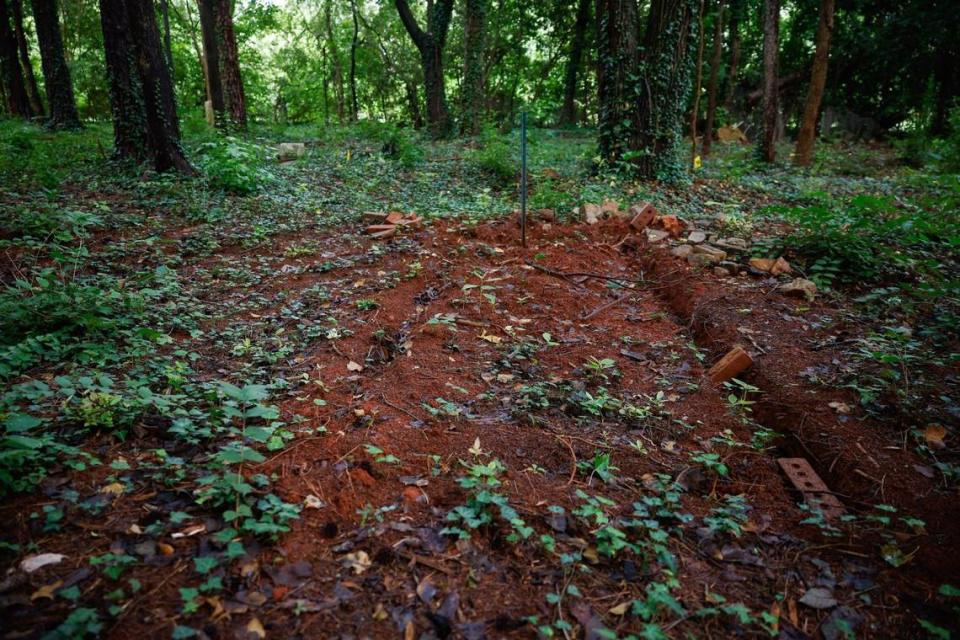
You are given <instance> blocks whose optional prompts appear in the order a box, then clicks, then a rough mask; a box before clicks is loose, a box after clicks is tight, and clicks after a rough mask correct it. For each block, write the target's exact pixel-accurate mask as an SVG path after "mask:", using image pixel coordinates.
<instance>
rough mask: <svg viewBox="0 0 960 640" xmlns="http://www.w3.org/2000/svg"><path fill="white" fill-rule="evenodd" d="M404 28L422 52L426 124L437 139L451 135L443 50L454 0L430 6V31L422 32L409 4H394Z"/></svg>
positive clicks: (398, 0)
mask: <svg viewBox="0 0 960 640" xmlns="http://www.w3.org/2000/svg"><path fill="white" fill-rule="evenodd" d="M394 4H395V5H396V7H397V12H398V13H399V14H400V20H401V21H402V22H403V26H404V28H405V29H406V30H407V33H408V34H409V35H410V39H411V40H413V44H414V45H416V47H417V49H418V50H419V52H420V65H421V67H423V85H424V89H425V90H426V96H427V122H428V123H429V125H430V133H431V135H433V136H434V137H438V138H439V137H444V136H446V135H448V134H449V133H450V112H449V111H448V110H447V95H446V87H445V85H444V80H443V48H444V46H445V45H446V43H447V32H448V31H449V29H450V18H451V17H452V15H453V0H436V2H435V3H429V4H428V6H427V28H426V30H424V29H422V28H421V27H420V25H419V24H417V20H416V18H414V16H413V13H412V12H411V11H410V5H409V4H408V3H407V0H394Z"/></svg>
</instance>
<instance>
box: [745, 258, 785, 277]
mask: <svg viewBox="0 0 960 640" xmlns="http://www.w3.org/2000/svg"><path fill="white" fill-rule="evenodd" d="M750 266H751V267H753V268H754V269H756V270H757V271H762V272H763V273H769V274H771V275H774V276H779V275H780V274H783V273H792V272H793V268H792V267H791V266H790V263H789V262H787V261H786V260H784V259H783V258H782V257H781V258H777V259H776V260H772V259H770V258H751V259H750Z"/></svg>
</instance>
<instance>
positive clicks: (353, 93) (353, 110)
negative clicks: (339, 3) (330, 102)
mask: <svg viewBox="0 0 960 640" xmlns="http://www.w3.org/2000/svg"><path fill="white" fill-rule="evenodd" d="M350 10H351V14H352V15H353V39H352V40H351V41H350V122H356V121H357V115H358V113H359V108H358V106H357V46H358V45H359V44H360V21H359V20H358V19H357V0H350Z"/></svg>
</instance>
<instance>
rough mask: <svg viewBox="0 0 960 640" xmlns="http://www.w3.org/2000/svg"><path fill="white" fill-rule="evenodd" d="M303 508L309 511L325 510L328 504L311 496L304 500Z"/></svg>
mask: <svg viewBox="0 0 960 640" xmlns="http://www.w3.org/2000/svg"><path fill="white" fill-rule="evenodd" d="M303 506H305V507H306V508H307V509H323V508H324V507H325V506H327V505H326V503H325V502H324V501H323V500H321V499H320V498H318V497H317V496H315V495H309V496H307V497H306V498H304V499H303Z"/></svg>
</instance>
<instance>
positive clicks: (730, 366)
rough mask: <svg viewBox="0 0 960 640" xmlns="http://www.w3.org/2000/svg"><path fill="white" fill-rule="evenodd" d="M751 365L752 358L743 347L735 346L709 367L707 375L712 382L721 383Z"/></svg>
mask: <svg viewBox="0 0 960 640" xmlns="http://www.w3.org/2000/svg"><path fill="white" fill-rule="evenodd" d="M751 366H753V358H751V357H750V354H749V353H747V352H746V351H745V350H744V349H743V347H740V346H736V347H734V348H733V349H731V350H730V351H729V352H728V353H727V355H725V356H723V357H722V358H720V360H719V361H718V362H717V363H716V364H715V365H713V366H712V367H710V371H708V372H707V375H708V376H709V377H710V381H711V382H713V383H714V384H721V383H723V382H726V381H727V380H729V379H730V378H734V377H736V376H737V374H739V373H740V372H741V371H746V370H747V369H749V368H750V367H751Z"/></svg>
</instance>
